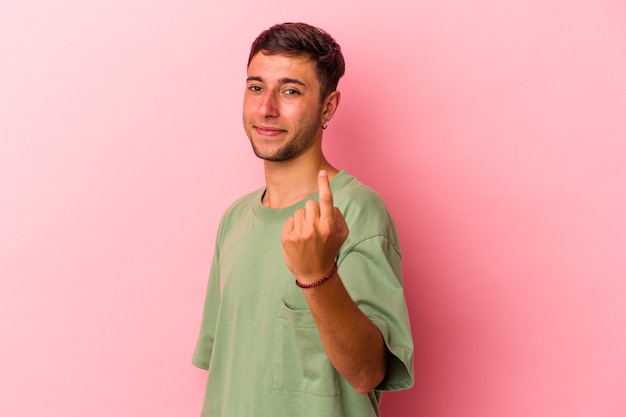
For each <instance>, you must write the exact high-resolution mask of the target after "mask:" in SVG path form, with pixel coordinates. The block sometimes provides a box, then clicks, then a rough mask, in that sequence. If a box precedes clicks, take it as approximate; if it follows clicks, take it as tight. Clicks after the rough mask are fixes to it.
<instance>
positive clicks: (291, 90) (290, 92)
mask: <svg viewBox="0 0 626 417" xmlns="http://www.w3.org/2000/svg"><path fill="white" fill-rule="evenodd" d="M285 94H286V95H288V96H297V95H298V94H300V92H299V91H298V90H296V89H294V88H288V89H286V90H285Z"/></svg>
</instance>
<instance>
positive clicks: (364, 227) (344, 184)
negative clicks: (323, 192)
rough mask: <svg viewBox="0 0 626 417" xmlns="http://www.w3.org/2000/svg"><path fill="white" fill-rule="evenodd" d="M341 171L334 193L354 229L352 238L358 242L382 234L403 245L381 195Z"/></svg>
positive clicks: (347, 221) (351, 234)
mask: <svg viewBox="0 0 626 417" xmlns="http://www.w3.org/2000/svg"><path fill="white" fill-rule="evenodd" d="M341 174H342V177H341V178H339V179H338V181H337V187H336V191H333V196H334V203H335V206H336V207H337V208H339V210H340V211H341V213H342V214H343V216H344V218H345V219H346V223H347V224H348V228H349V229H350V240H352V241H353V242H354V243H357V242H360V241H363V240H366V239H369V238H371V237H381V238H384V239H385V240H388V241H390V242H391V243H392V244H393V245H394V246H396V247H399V243H398V236H397V232H396V225H395V222H394V219H393V217H392V216H391V214H390V213H389V210H388V209H387V206H386V205H385V202H384V201H383V199H382V198H381V197H380V195H379V194H378V193H377V192H376V191H375V190H373V189H372V188H370V187H369V186H367V185H365V184H363V183H362V182H360V181H359V180H357V179H356V178H354V177H353V176H351V175H349V174H347V173H345V172H343V171H342V172H341Z"/></svg>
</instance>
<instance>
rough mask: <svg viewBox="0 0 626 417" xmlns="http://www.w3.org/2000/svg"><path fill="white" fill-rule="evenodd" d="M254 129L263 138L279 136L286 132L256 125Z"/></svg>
mask: <svg viewBox="0 0 626 417" xmlns="http://www.w3.org/2000/svg"><path fill="white" fill-rule="evenodd" d="M254 129H255V130H256V131H257V133H258V134H259V135H263V136H278V135H280V134H282V133H285V132H286V130H283V129H279V128H277V127H271V126H258V125H255V126H254Z"/></svg>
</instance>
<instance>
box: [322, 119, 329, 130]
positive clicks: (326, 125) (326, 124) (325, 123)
mask: <svg viewBox="0 0 626 417" xmlns="http://www.w3.org/2000/svg"><path fill="white" fill-rule="evenodd" d="M327 127H328V120H326V121H325V122H324V123H323V124H322V129H326V128H327Z"/></svg>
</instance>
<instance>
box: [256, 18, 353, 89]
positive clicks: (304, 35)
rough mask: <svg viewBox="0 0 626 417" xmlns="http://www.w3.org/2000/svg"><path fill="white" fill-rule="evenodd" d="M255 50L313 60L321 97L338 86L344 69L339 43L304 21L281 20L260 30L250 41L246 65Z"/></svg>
mask: <svg viewBox="0 0 626 417" xmlns="http://www.w3.org/2000/svg"><path fill="white" fill-rule="evenodd" d="M258 52H262V53H264V54H267V55H276V54H281V55H287V56H298V55H304V56H308V57H309V58H310V59H312V60H313V62H315V69H316V73H317V78H318V80H319V82H320V85H321V88H320V89H321V91H320V93H321V100H324V99H325V98H326V97H327V96H328V94H330V93H331V92H333V91H335V90H336V89H337V84H338V83H339V79H340V78H341V77H342V76H343V74H344V72H345V69H346V64H345V61H344V60H343V55H342V54H341V48H340V47H339V44H337V42H335V40H334V39H333V38H332V37H331V36H330V35H329V34H328V33H326V32H325V31H323V30H322V29H319V28H316V27H314V26H311V25H307V24H306V23H282V24H279V25H274V26H272V27H271V28H269V29H267V30H265V31H263V32H262V33H261V34H260V35H259V36H258V37H257V38H256V39H255V40H254V42H253V43H252V47H251V48H250V56H249V57H248V65H250V61H252V58H253V57H254V56H255V55H256V54H257V53H258Z"/></svg>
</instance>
